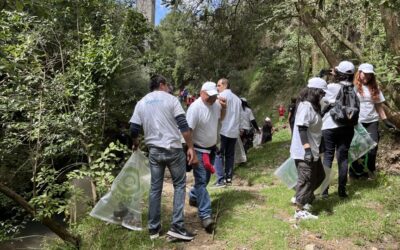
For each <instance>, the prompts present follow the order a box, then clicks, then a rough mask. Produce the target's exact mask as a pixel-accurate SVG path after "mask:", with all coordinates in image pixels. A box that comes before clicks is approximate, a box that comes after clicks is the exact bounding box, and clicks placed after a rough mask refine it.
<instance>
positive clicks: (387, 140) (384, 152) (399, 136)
mask: <svg viewBox="0 0 400 250" xmlns="http://www.w3.org/2000/svg"><path fill="white" fill-rule="evenodd" d="M377 158H378V159H377V162H378V169H380V170H383V171H385V172H388V173H390V174H396V175H400V133H396V134H385V135H384V136H383V138H382V140H381V141H380V142H379V147H378V157H377Z"/></svg>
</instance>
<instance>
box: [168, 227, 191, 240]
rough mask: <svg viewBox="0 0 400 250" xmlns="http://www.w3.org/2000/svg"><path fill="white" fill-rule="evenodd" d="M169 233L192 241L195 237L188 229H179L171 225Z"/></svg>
mask: <svg viewBox="0 0 400 250" xmlns="http://www.w3.org/2000/svg"><path fill="white" fill-rule="evenodd" d="M167 235H168V236H171V237H173V238H176V239H181V240H187V241H191V240H193V239H194V234H193V233H191V232H189V231H187V230H186V229H185V228H181V229H177V228H176V227H174V226H172V227H171V229H170V230H169V231H168V233H167Z"/></svg>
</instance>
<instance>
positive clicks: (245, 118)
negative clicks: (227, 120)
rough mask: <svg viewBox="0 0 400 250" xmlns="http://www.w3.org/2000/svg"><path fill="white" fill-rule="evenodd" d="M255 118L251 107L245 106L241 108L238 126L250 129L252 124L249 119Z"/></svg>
mask: <svg viewBox="0 0 400 250" xmlns="http://www.w3.org/2000/svg"><path fill="white" fill-rule="evenodd" d="M255 119H256V118H254V115H253V111H251V109H249V108H248V107H246V108H245V109H244V110H243V109H242V112H241V118H240V128H241V129H246V130H249V129H251V128H252V126H251V122H250V121H252V120H255Z"/></svg>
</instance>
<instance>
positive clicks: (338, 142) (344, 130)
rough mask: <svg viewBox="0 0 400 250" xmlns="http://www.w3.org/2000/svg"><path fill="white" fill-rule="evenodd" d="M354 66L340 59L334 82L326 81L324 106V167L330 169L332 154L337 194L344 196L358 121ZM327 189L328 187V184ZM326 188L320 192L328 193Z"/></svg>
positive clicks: (325, 194) (358, 104) (358, 105)
mask: <svg viewBox="0 0 400 250" xmlns="http://www.w3.org/2000/svg"><path fill="white" fill-rule="evenodd" d="M353 78H354V65H353V63H351V62H349V61H342V62H340V63H339V65H338V66H336V67H335V70H334V80H335V83H330V84H328V90H327V92H326V95H325V99H326V102H328V105H327V106H326V109H324V111H323V113H324V115H323V118H322V120H323V124H322V136H323V138H324V150H325V151H324V162H323V164H324V166H325V167H328V168H332V162H333V158H334V156H335V151H336V158H337V162H338V168H339V171H338V172H339V180H338V181H339V185H338V195H339V197H340V198H346V197H347V196H348V195H347V192H346V183H347V173H348V165H349V157H348V153H349V148H350V144H351V141H352V139H353V136H354V126H355V125H357V123H358V116H359V107H360V102H359V100H358V98H357V96H356V93H355V91H354V86H353V83H352V82H353ZM328 188H329V187H328ZM328 188H326V190H324V192H323V193H322V196H323V197H327V196H328Z"/></svg>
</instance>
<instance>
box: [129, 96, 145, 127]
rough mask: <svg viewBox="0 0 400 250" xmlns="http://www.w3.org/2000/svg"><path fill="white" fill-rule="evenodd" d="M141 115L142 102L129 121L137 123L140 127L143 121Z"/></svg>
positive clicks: (138, 104) (137, 105)
mask: <svg viewBox="0 0 400 250" xmlns="http://www.w3.org/2000/svg"><path fill="white" fill-rule="evenodd" d="M140 114H141V102H138V103H137V104H136V106H135V110H134V111H133V115H132V117H131V119H130V120H129V122H130V123H136V124H138V125H142V119H141V117H140Z"/></svg>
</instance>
